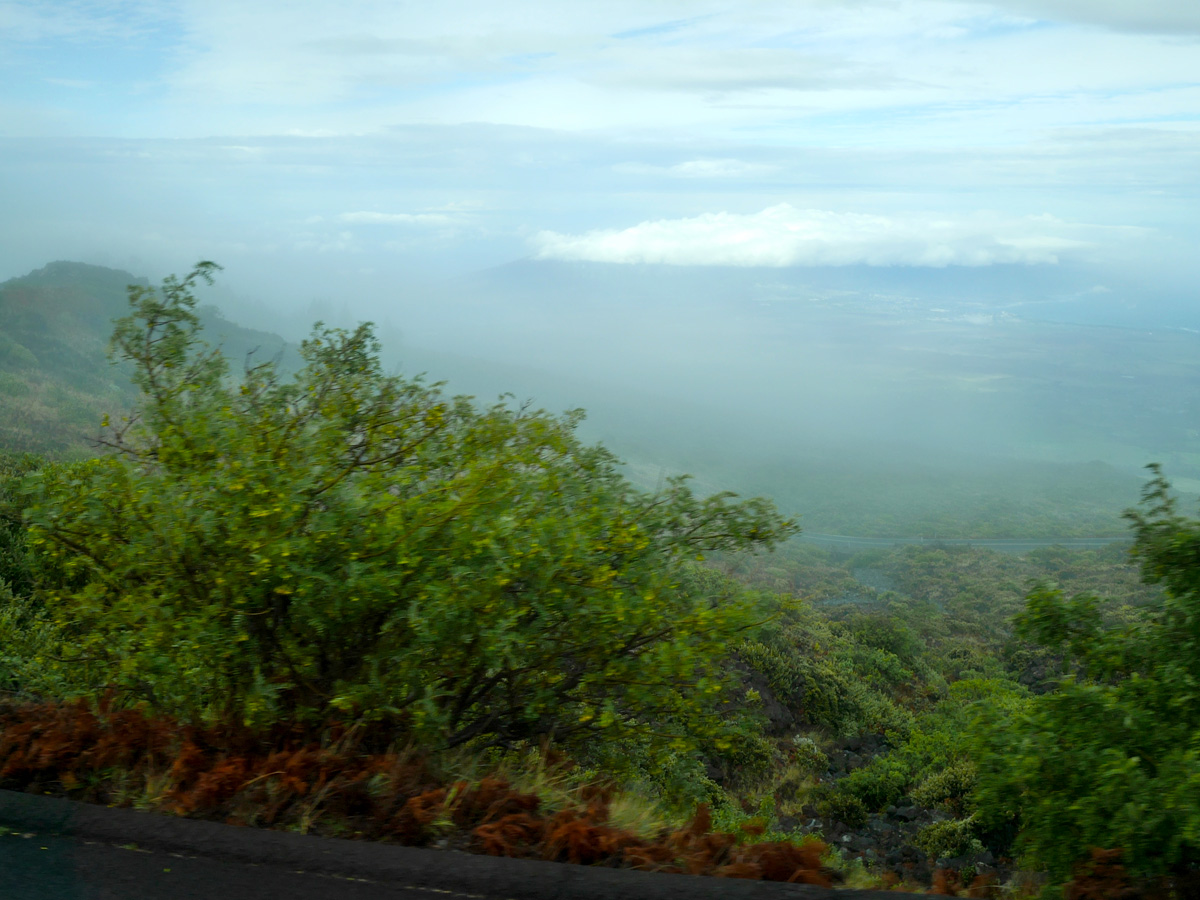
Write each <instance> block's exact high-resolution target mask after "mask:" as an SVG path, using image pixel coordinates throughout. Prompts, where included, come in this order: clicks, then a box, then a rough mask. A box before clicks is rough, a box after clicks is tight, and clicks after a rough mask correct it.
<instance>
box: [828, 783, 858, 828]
mask: <svg viewBox="0 0 1200 900" xmlns="http://www.w3.org/2000/svg"><path fill="white" fill-rule="evenodd" d="M816 808H817V815H819V816H820V817H821V818H823V819H834V820H836V821H838V822H842V823H843V824H845V825H847V826H849V827H850V828H861V827H862V826H864V825H866V824H867V820H868V819H869V818H870V813H869V812H868V810H867V807H866V806H865V805H864V804H863V802H862V800H860V799H859V798H858V797H856V796H854V795H853V794H851V793H848V792H846V791H843V790H836V789H835V790H832V791H828V792H827V793H825V795H824V796H822V797H819V798H818V799H817V802H816Z"/></svg>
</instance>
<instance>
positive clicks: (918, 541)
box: [799, 531, 1131, 553]
mask: <svg viewBox="0 0 1200 900" xmlns="http://www.w3.org/2000/svg"><path fill="white" fill-rule="evenodd" d="M799 540H801V541H803V542H805V543H808V544H817V545H819V546H822V547H831V548H842V549H846V550H867V549H870V548H873V547H896V546H908V545H926V546H931V547H987V548H988V549H991V550H999V551H1001V552H1003V553H1026V552H1028V551H1030V550H1037V549H1038V548H1039V547H1068V548H1072V549H1079V550H1096V549H1098V548H1100V547H1108V546H1110V545H1112V544H1128V543H1131V541H1130V539H1129V538H1128V537H1084V538H1065V537H1064V538H938V537H873V538H872V537H851V536H850V535H846V534H812V533H811V532H807V531H802V532H801V533H800V536H799Z"/></svg>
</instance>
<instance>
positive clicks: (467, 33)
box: [0, 0, 1200, 294]
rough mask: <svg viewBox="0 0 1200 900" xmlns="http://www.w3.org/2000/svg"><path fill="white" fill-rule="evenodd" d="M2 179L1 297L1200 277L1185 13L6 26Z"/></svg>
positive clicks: (1055, 6)
mask: <svg viewBox="0 0 1200 900" xmlns="http://www.w3.org/2000/svg"><path fill="white" fill-rule="evenodd" d="M0 173H2V178H3V182H2V183H0V192H2V193H3V195H4V196H5V202H4V203H3V205H2V207H0V277H10V276H13V275H18V274H22V273H23V272H25V271H28V270H29V269H31V268H34V267H36V266H39V265H42V264H44V263H45V262H47V261H49V260H51V259H58V258H73V259H83V260H87V261H93V262H101V263H107V264H112V265H119V266H123V267H127V268H134V269H137V270H138V271H139V273H141V272H145V273H146V274H150V275H152V276H157V275H161V274H163V273H165V272H168V271H177V270H179V269H181V268H183V267H185V266H187V265H188V264H189V263H190V262H192V261H194V260H196V259H198V258H201V257H206V258H214V259H217V260H219V261H221V262H222V263H223V264H225V265H226V266H227V267H228V268H229V270H230V277H231V278H232V279H233V280H234V281H236V282H239V283H243V284H246V285H248V286H264V285H268V284H272V283H280V284H284V287H286V289H287V290H288V291H291V292H293V293H295V292H296V291H301V292H303V291H310V292H318V293H326V294H328V293H330V292H334V291H336V290H338V287H337V286H338V285H345V284H355V285H363V284H368V283H370V281H371V279H372V278H397V277H403V278H410V279H413V280H414V281H419V280H420V279H423V278H437V277H442V276H445V275H447V274H450V273H454V272H457V271H462V270H470V269H473V268H478V267H482V266H488V265H496V264H500V263H503V262H506V261H509V260H512V259H519V258H522V257H530V256H534V257H540V258H556V259H591V260H602V261H607V262H611V263H614V264H638V263H645V262H657V263H667V264H676V265H703V264H710V263H720V264H727V265H744V266H763V267H774V266H797V265H800V266H803V265H854V264H866V265H877V266H895V265H907V266H945V265H969V266H976V267H982V266H988V265H993V264H1000V263H1017V264H1023V265H1029V266H1031V267H1039V266H1043V267H1044V266H1051V265H1056V264H1060V263H1063V262H1068V261H1069V262H1073V263H1081V264H1090V265H1095V266H1097V267H1099V268H1101V269H1103V268H1104V267H1108V268H1110V269H1120V270H1121V271H1122V272H1123V273H1124V274H1125V275H1126V276H1128V275H1130V274H1137V273H1145V275H1146V277H1147V279H1150V280H1153V279H1155V278H1177V279H1178V278H1185V279H1186V278H1194V277H1195V276H1196V275H1198V274H1200V269H1198V268H1197V263H1196V261H1195V257H1196V254H1195V253H1194V250H1193V248H1194V246H1195V243H1196V241H1197V239H1198V238H1200V227H1198V226H1200V5H1196V4H1193V3H1185V2H1180V0H1138V2H1133V0H995V2H985V0H956V2H949V0H946V2H943V0H863V2H824V0H786V2H752V0H739V2H736V3H734V2H715V0H714V2H695V0H693V2H674V0H639V2H605V3H590V2H589V3H570V4H564V3H551V2H530V0H515V2H510V3H505V4H494V3H484V2H443V3H439V4H436V5H435V4H429V3H404V2H395V0H388V2H382V0H379V2H372V0H366V2H362V0H345V2H339V3H336V4H334V3H322V2H308V3H304V2H294V0H292V2H287V3H282V2H278V3H277V2H272V0H256V2H253V3H245V2H226V0H203V2H191V0H178V2H111V3H110V2H103V0H85V2H57V0H36V2H25V0H18V2H12V0H0ZM285 272H286V273H288V275H287V277H286V278H284V277H283V276H281V274H280V273H285ZM289 279H290V281H289ZM1193 283H1194V282H1193Z"/></svg>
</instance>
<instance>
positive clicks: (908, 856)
mask: <svg viewBox="0 0 1200 900" xmlns="http://www.w3.org/2000/svg"><path fill="white" fill-rule="evenodd" d="M887 749H888V748H887V744H886V742H885V740H884V738H883V736H882V735H868V736H864V737H855V738H849V739H846V740H842V741H839V742H837V743H835V744H834V745H833V747H832V748H831V749H830V750H828V751H827V752H826V756H827V757H828V759H829V764H828V767H827V768H826V770H825V772H824V773H823V774H822V776H821V782H822V783H824V784H835V783H836V782H837V781H839V780H840V779H842V778H845V777H846V776H847V775H849V774H850V773H851V772H853V771H855V770H856V769H859V768H862V767H863V766H865V765H867V764H868V763H870V762H871V761H872V760H874V759H877V758H879V757H880V756H881V755H883V754H884V753H886V752H887ZM948 818H950V816H949V814H948V813H947V812H946V811H945V810H944V809H941V808H930V807H925V806H921V805H920V804H918V803H916V802H915V801H914V800H913V799H912V798H911V797H905V798H902V799H901V800H900V801H899V802H898V803H896V804H895V805H893V806H889V807H887V809H886V810H884V811H883V812H881V813H875V814H873V815H871V816H870V817H869V818H868V819H867V820H866V822H865V823H863V824H861V825H859V826H857V827H853V826H851V825H847V824H846V823H845V822H842V821H839V820H837V819H833V818H828V817H822V816H821V815H820V814H819V811H818V809H817V807H816V806H813V805H809V806H806V807H804V809H803V810H802V814H801V816H799V817H793V818H787V819H783V820H781V822H780V826H781V828H783V829H793V828H794V829H798V830H800V831H803V832H815V833H819V834H820V835H821V836H822V837H823V839H824V840H825V841H826V842H827V843H829V844H830V845H831V846H833V847H837V848H839V849H840V850H841V851H842V854H843V856H844V857H845V858H846V859H847V860H851V859H860V860H862V863H863V865H864V867H865V868H866V869H867V870H868V871H869V872H872V873H874V874H878V875H880V876H881V877H883V878H884V880H885V881H888V882H893V883H908V884H915V885H920V886H922V887H927V886H929V885H931V884H934V883H935V882H937V881H938V873H941V881H942V882H943V883H945V882H947V881H949V882H951V883H957V884H960V885H969V884H971V883H972V882H974V881H976V879H980V878H981V876H982V879H981V880H982V881H986V882H990V883H995V884H1000V883H1004V882H1006V881H1008V880H1009V879H1010V878H1011V877H1012V875H1013V873H1014V871H1015V870H1014V868H1013V866H1012V860H1010V859H1006V858H1005V859H998V858H997V857H996V856H995V855H994V854H993V853H992V852H991V851H989V850H986V849H982V850H979V851H978V852H974V853H970V854H966V855H962V856H954V857H939V858H931V857H930V856H929V855H928V854H927V853H926V852H925V851H924V850H923V849H921V848H920V847H918V846H917V845H916V844H915V843H914V840H915V838H916V836H917V834H918V832H919V831H920V830H921V829H922V828H923V827H925V826H926V825H930V824H932V823H933V822H938V821H943V820H945V819H948Z"/></svg>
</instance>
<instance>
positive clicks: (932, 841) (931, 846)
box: [913, 816, 983, 859]
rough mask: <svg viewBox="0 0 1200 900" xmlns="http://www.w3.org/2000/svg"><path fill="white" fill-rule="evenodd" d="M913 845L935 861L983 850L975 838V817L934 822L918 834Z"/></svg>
mask: <svg viewBox="0 0 1200 900" xmlns="http://www.w3.org/2000/svg"><path fill="white" fill-rule="evenodd" d="M913 843H914V844H916V845H917V846H918V847H920V848H921V849H922V850H924V851H925V852H926V853H928V854H929V855H930V856H932V857H933V858H935V859H939V858H941V857H944V856H962V855H963V854H965V853H973V852H976V851H980V850H982V849H983V844H981V843H980V842H979V840H978V839H977V838H976V837H975V817H974V816H970V817H968V818H966V819H946V820H945V821H944V822H934V823H933V824H931V825H926V826H925V827H924V828H922V829H921V830H920V831H918V832H917V836H916V837H915V838H914V839H913Z"/></svg>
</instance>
